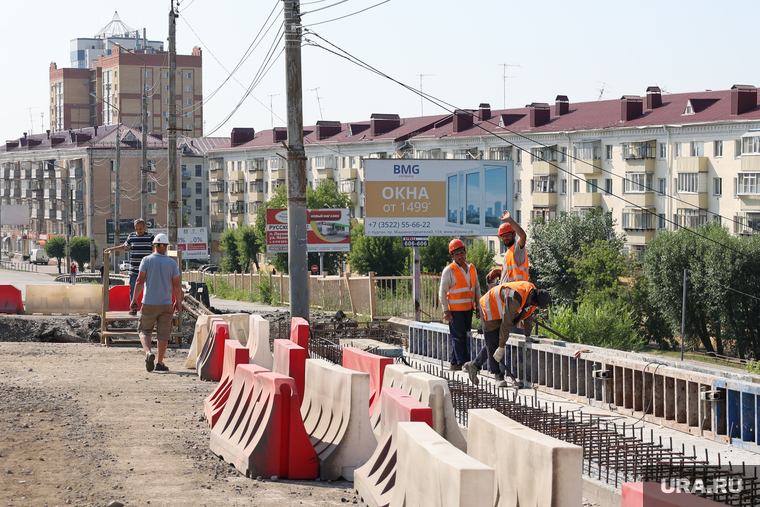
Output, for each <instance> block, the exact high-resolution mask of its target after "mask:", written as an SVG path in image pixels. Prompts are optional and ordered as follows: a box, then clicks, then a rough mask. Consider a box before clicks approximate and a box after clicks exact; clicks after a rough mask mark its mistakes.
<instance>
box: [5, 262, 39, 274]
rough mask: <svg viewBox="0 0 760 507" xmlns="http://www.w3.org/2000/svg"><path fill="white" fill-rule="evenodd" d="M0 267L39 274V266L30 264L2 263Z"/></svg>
mask: <svg viewBox="0 0 760 507" xmlns="http://www.w3.org/2000/svg"><path fill="white" fill-rule="evenodd" d="M0 267H1V268H3V269H12V270H15V271H28V272H30V273H36V272H37V265H36V264H31V263H29V262H13V261H0Z"/></svg>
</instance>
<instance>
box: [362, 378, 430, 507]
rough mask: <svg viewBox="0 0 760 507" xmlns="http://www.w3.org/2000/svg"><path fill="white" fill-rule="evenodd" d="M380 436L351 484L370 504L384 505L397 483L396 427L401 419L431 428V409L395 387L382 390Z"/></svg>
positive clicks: (388, 501) (375, 506) (373, 505)
mask: <svg viewBox="0 0 760 507" xmlns="http://www.w3.org/2000/svg"><path fill="white" fill-rule="evenodd" d="M380 397H381V398H382V400H383V407H384V409H383V415H382V417H381V420H382V423H381V426H382V434H383V436H382V438H381V439H380V443H379V444H378V446H377V448H376V449H375V452H374V454H373V455H372V457H371V458H370V459H369V461H368V462H367V463H366V464H365V465H364V466H362V467H360V468H358V469H357V470H356V472H355V473H354V487H355V488H356V491H357V493H359V495H360V496H361V498H362V501H363V502H364V503H365V504H367V505H368V506H370V507H381V506H386V505H388V504H389V503H390V501H391V497H392V495H393V486H394V485H395V483H396V468H397V463H398V456H397V445H398V438H397V428H398V423H400V422H424V423H425V424H427V425H429V426H430V427H431V428H432V427H433V410H432V409H431V408H430V407H426V406H425V405H423V404H422V403H420V402H419V401H417V400H415V399H414V398H412V397H411V396H409V395H408V394H406V393H405V392H404V391H402V390H401V389H399V388H396V387H388V388H385V389H383V391H382V394H381V395H380Z"/></svg>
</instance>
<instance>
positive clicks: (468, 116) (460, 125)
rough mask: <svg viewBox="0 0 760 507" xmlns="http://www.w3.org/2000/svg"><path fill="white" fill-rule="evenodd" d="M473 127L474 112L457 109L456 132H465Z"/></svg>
mask: <svg viewBox="0 0 760 507" xmlns="http://www.w3.org/2000/svg"><path fill="white" fill-rule="evenodd" d="M471 127H472V111H469V110H467V109H457V110H455V111H454V132H464V131H465V130H467V129H469V128H471Z"/></svg>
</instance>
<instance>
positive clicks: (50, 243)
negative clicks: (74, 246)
mask: <svg viewBox="0 0 760 507" xmlns="http://www.w3.org/2000/svg"><path fill="white" fill-rule="evenodd" d="M45 253H46V254H47V255H48V257H51V258H52V257H55V259H56V261H57V263H58V274H59V275H60V274H61V260H62V259H64V258H65V257H66V238H64V237H63V236H53V237H52V238H50V239H48V240H47V243H45Z"/></svg>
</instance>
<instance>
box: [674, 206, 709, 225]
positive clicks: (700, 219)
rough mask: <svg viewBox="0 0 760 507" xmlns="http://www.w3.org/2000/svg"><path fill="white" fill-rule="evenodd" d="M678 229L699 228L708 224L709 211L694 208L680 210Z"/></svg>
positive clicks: (677, 217) (677, 215) (678, 212)
mask: <svg viewBox="0 0 760 507" xmlns="http://www.w3.org/2000/svg"><path fill="white" fill-rule="evenodd" d="M675 221H676V225H677V226H678V227H697V226H700V225H704V224H706V223H707V211H705V210H701V209H693V208H686V209H684V208H679V209H678V210H677V213H676V220H675Z"/></svg>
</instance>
